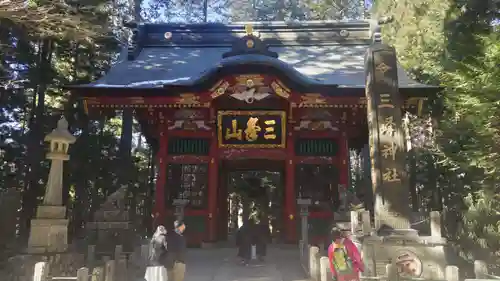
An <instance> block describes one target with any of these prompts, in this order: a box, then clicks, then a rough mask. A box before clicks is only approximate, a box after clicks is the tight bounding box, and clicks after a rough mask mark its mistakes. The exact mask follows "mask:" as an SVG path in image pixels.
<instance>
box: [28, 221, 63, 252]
mask: <svg viewBox="0 0 500 281" xmlns="http://www.w3.org/2000/svg"><path fill="white" fill-rule="evenodd" d="M68 223H69V221H68V220H67V219H39V218H36V219H33V220H31V231H30V237H29V240H28V249H27V252H28V253H34V254H35V253H49V252H50V253H57V252H59V253H61V252H65V251H66V250H67V249H68Z"/></svg>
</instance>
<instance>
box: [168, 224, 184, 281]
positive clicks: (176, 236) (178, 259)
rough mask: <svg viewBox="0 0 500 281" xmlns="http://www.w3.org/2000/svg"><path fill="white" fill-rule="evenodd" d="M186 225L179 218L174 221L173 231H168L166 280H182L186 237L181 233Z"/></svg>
mask: <svg viewBox="0 0 500 281" xmlns="http://www.w3.org/2000/svg"><path fill="white" fill-rule="evenodd" d="M185 229H186V225H185V224H184V222H183V221H181V220H176V221H175V222H174V231H169V233H168V236H167V237H168V238H167V242H168V245H169V247H168V254H167V272H168V281H184V274H185V273H186V238H185V237H184V236H183V235H182V234H183V233H184V230H185Z"/></svg>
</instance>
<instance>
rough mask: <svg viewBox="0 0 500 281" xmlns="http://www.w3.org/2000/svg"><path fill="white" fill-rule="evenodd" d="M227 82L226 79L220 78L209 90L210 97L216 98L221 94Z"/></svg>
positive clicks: (227, 84) (226, 86) (226, 87)
mask: <svg viewBox="0 0 500 281" xmlns="http://www.w3.org/2000/svg"><path fill="white" fill-rule="evenodd" d="M229 86H230V85H229V82H227V81H226V80H221V81H219V82H218V83H217V84H216V85H215V86H214V87H213V88H212V89H211V90H210V91H211V93H210V97H211V98H213V99H214V98H216V97H218V96H220V95H223V94H224V93H225V92H226V91H227V89H228V88H229Z"/></svg>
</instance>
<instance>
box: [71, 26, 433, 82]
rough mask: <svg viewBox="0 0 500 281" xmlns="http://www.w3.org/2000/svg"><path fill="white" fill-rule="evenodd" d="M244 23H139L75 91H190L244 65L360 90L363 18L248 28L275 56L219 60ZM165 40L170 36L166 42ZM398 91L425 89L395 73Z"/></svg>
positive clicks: (367, 40) (241, 36)
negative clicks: (101, 70)
mask: <svg viewBox="0 0 500 281" xmlns="http://www.w3.org/2000/svg"><path fill="white" fill-rule="evenodd" d="M244 29H245V24H244V23H242V24H232V25H224V24H187V25H180V24H140V25H138V26H137V28H136V31H135V42H134V43H135V44H134V45H133V48H132V49H130V47H129V52H128V53H126V52H123V54H122V55H121V56H120V59H119V60H118V62H117V63H115V64H114V65H113V66H112V68H111V69H110V71H109V72H108V73H107V74H106V75H104V76H103V77H102V78H101V79H99V80H97V81H95V82H93V83H91V84H88V85H80V87H84V88H86V87H92V88H95V87H103V88H157V87H163V86H166V85H177V86H192V85H196V84H198V83H200V81H202V80H203V79H204V78H206V77H207V75H209V74H210V73H214V72H217V71H219V70H220V69H223V68H226V67H237V66H241V65H251V66H253V67H254V68H255V69H259V67H265V68H267V69H269V68H271V69H274V70H276V71H277V72H283V73H284V75H286V76H288V77H290V79H291V80H293V81H296V82H298V83H302V84H306V85H313V86H314V85H317V86H329V85H330V86H336V87H340V88H364V87H365V74H364V55H365V51H366V48H367V47H368V46H369V45H370V44H371V42H372V39H371V32H370V30H371V29H373V27H371V26H370V23H369V22H368V21H356V22H303V23H288V24H287V23H253V29H254V33H253V34H254V35H255V37H256V38H255V39H256V43H261V44H262V45H263V46H264V47H265V48H266V50H267V48H268V49H269V51H271V52H276V53H277V55H278V57H277V58H275V57H272V56H268V55H261V54H259V53H258V52H256V51H254V52H253V53H242V54H240V55H234V54H233V55H232V56H229V57H226V58H223V56H224V54H227V53H228V52H231V51H233V52H234V48H235V44H236V43H237V42H238V41H241V40H246V39H248V37H245V30H244ZM169 37H170V38H169ZM398 75H399V86H400V88H427V87H430V86H426V85H423V84H420V83H417V82H415V81H413V80H412V79H410V78H409V77H408V76H407V75H406V73H405V72H404V70H403V69H402V68H401V67H400V68H399V69H398Z"/></svg>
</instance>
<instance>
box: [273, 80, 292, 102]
mask: <svg viewBox="0 0 500 281" xmlns="http://www.w3.org/2000/svg"><path fill="white" fill-rule="evenodd" d="M271 88H272V89H273V90H274V92H275V93H276V94H277V95H278V96H280V97H282V98H285V99H288V98H289V97H290V89H288V88H287V87H285V85H283V83H281V81H279V80H276V81H273V82H272V83H271Z"/></svg>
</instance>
